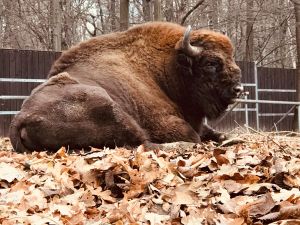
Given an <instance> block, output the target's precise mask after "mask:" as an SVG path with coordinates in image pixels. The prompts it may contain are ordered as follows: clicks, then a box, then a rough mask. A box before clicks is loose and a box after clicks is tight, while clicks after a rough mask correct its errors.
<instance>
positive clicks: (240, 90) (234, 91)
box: [232, 84, 244, 96]
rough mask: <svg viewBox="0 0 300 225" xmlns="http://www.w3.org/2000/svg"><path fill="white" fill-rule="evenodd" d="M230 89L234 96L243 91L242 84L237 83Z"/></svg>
mask: <svg viewBox="0 0 300 225" xmlns="http://www.w3.org/2000/svg"><path fill="white" fill-rule="evenodd" d="M232 91H233V93H234V94H235V95H236V96H239V95H240V94H242V92H243V91H244V88H243V87H242V85H240V84H239V85H236V86H234V87H233V88H232Z"/></svg>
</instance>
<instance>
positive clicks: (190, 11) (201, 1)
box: [180, 0, 205, 25]
mask: <svg viewBox="0 0 300 225" xmlns="http://www.w3.org/2000/svg"><path fill="white" fill-rule="evenodd" d="M204 1H205V0H200V1H199V2H198V3H197V4H196V5H195V6H194V7H193V8H191V9H190V10H189V11H188V12H187V13H186V14H185V15H184V17H183V18H182V20H181V22H180V24H181V25H184V23H185V21H186V19H187V18H188V17H189V15H191V14H192V13H193V12H194V11H195V10H196V9H197V8H198V7H199V6H200V5H202V4H203V3H204Z"/></svg>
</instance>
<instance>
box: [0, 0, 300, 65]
mask: <svg viewBox="0 0 300 225" xmlns="http://www.w3.org/2000/svg"><path fill="white" fill-rule="evenodd" d="M124 2H125V4H127V3H126V2H127V1H126V0H125V1H124V0H121V1H118V0H14V1H11V0H1V1H0V48H17V49H35V50H56V51H57V50H64V49H67V48H69V47H70V46H72V45H74V44H75V43H77V42H79V41H82V40H85V39H88V38H90V37H93V36H97V35H101V34H105V33H109V32H113V31H118V30H122V22H120V8H121V10H122V7H123V6H122V3H124ZM294 2H297V1H289V0H211V1H208V0H201V1H199V0H159V1H157V0H153V1H150V0H130V1H129V26H133V25H136V24H140V23H144V22H146V21H151V20H163V21H171V22H175V23H180V24H183V25H189V24H190V25H192V27H193V28H194V29H198V28H209V29H213V30H216V31H221V32H223V33H225V34H227V35H228V36H229V37H230V38H231V39H232V41H233V43H234V45H235V48H236V55H235V58H236V60H240V61H241V60H243V61H256V62H257V65H258V66H267V67H280V68H295V67H296V65H297V54H296V32H295V11H294ZM295 4H296V3H295ZM120 5H121V7H120ZM157 6H160V7H159V9H160V10H159V11H158V13H159V15H157V10H155V9H157ZM154 12H155V13H154ZM191 12H192V13H191ZM189 13H190V14H189ZM120 23H121V26H120Z"/></svg>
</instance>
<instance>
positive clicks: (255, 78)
mask: <svg viewBox="0 0 300 225" xmlns="http://www.w3.org/2000/svg"><path fill="white" fill-rule="evenodd" d="M253 65H254V82H255V100H258V77H257V76H258V75H257V64H256V61H254V62H253ZM255 111H256V130H259V103H255Z"/></svg>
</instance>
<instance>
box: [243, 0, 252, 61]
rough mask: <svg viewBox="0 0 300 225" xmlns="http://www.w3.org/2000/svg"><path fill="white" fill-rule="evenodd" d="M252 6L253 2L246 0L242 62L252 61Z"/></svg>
mask: <svg viewBox="0 0 300 225" xmlns="http://www.w3.org/2000/svg"><path fill="white" fill-rule="evenodd" d="M253 6H254V1H253V0H248V1H247V5H246V8H247V13H246V14H247V21H246V36H245V55H244V61H251V62H252V61H253V60H254V59H253V45H254V35H253V25H254V18H253Z"/></svg>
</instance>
